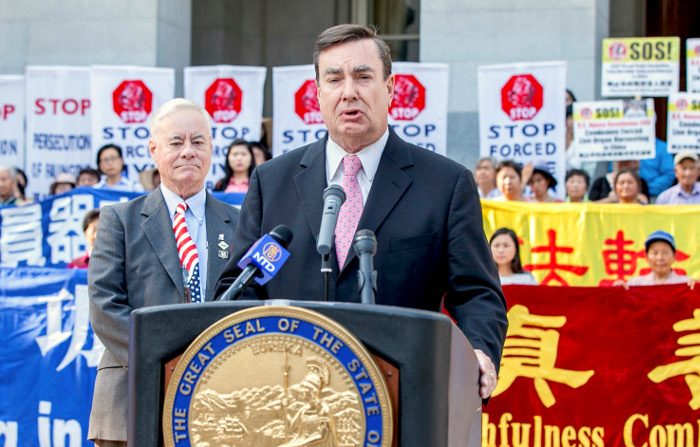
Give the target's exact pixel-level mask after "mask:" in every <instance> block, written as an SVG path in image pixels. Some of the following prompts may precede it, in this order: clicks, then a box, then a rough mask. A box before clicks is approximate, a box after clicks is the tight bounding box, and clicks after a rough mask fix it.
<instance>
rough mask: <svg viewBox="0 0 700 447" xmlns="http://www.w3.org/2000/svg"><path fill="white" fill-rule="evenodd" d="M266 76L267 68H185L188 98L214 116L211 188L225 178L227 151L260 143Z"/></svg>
mask: <svg viewBox="0 0 700 447" xmlns="http://www.w3.org/2000/svg"><path fill="white" fill-rule="evenodd" d="M266 73H267V69H266V68H265V67H237V66H232V65H218V66H211V67H186V68H185V98H187V99H191V100H192V101H194V102H196V103H198V104H200V105H201V106H202V107H204V108H205V109H206V110H207V112H209V115H210V116H211V117H212V144H213V146H214V152H213V154H212V163H211V169H210V171H209V175H208V176H207V183H206V186H207V188H208V189H213V188H214V184H215V183H216V181H217V180H219V179H220V178H222V177H223V176H224V175H225V172H224V165H225V162H226V152H227V149H228V146H229V145H230V144H231V143H232V142H233V141H234V140H237V139H239V138H242V139H244V140H247V141H256V142H257V141H260V133H261V129H262V111H263V95H264V89H265V75H266Z"/></svg>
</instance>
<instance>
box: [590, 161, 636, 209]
mask: <svg viewBox="0 0 700 447" xmlns="http://www.w3.org/2000/svg"><path fill="white" fill-rule="evenodd" d="M625 170H632V171H634V172H635V173H636V174H637V176H639V160H619V161H616V162H614V163H613V171H612V172H608V173H607V174H605V175H603V176H601V177H598V178H597V179H595V181H594V182H593V184H592V185H591V189H590V191H589V192H588V198H589V199H590V200H592V201H594V202H597V201H599V200H601V199H607V198H609V196H613V198H614V194H615V177H616V176H617V173H618V172H620V171H625ZM641 185H642V187H641V191H642V194H644V195H645V196H646V197H649V187H648V185H647V183H646V182H645V181H644V179H641Z"/></svg>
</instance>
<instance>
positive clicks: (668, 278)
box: [613, 230, 695, 289]
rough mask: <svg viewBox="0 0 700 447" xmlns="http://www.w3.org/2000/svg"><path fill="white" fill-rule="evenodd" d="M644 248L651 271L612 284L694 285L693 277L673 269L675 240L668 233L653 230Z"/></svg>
mask: <svg viewBox="0 0 700 447" xmlns="http://www.w3.org/2000/svg"><path fill="white" fill-rule="evenodd" d="M644 249H645V250H646V259H647V263H648V264H649V268H650V269H651V273H648V274H646V275H641V276H634V277H632V278H630V279H629V281H627V282H626V283H625V281H623V280H618V281H615V282H614V283H613V285H623V286H625V288H627V287H628V286H658V285H662V284H688V287H690V288H691V289H692V288H694V287H695V280H694V279H692V278H689V277H687V276H685V275H679V274H678V273H676V272H674V271H673V263H674V262H675V260H676V241H675V240H674V239H673V236H672V235H671V234H670V233H667V232H665V231H662V230H657V231H654V232H653V233H651V234H650V235H649V237H647V240H646V241H645V242H644Z"/></svg>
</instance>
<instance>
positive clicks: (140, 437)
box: [128, 300, 481, 447]
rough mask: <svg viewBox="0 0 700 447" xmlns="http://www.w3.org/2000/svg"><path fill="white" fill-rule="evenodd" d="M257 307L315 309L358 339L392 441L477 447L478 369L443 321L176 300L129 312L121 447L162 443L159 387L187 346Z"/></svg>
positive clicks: (362, 309) (407, 313)
mask: <svg viewBox="0 0 700 447" xmlns="http://www.w3.org/2000/svg"><path fill="white" fill-rule="evenodd" d="M264 305H278V306H279V305H288V306H296V307H301V308H306V309H309V310H313V311H316V312H318V313H320V314H323V315H325V316H326V317H328V318H331V319H332V320H334V321H336V322H337V323H339V324H340V325H342V326H344V327H345V328H346V329H347V330H349V331H350V332H351V333H353V334H354V335H355V337H357V338H358V339H359V340H361V342H362V343H363V344H364V345H365V347H366V348H367V349H368V350H369V351H370V352H371V354H372V355H373V357H374V360H375V362H376V363H377V365H378V366H379V368H380V369H381V370H382V372H383V373H384V377H385V380H386V382H387V386H388V388H389V393H390V399H391V401H392V406H393V410H394V437H393V439H394V445H396V446H401V447H426V446H430V447H453V446H455V447H456V446H460V447H463V446H467V445H468V446H471V447H480V445H481V398H480V397H479V395H478V388H479V384H478V380H479V379H478V377H479V367H478V363H477V360H476V356H475V355H474V351H473V349H472V347H471V345H470V344H469V342H468V341H467V339H466V337H465V336H464V334H463V333H462V332H461V331H460V330H459V328H458V327H457V326H456V325H454V324H453V323H452V321H450V319H449V318H447V317H446V316H445V315H442V314H439V313H435V312H428V311H422V310H414V309H407V308H400V307H391V306H379V305H377V306H367V305H362V304H356V303H337V302H333V303H329V302H317V301H287V300H271V301H232V302H212V303H203V304H197V305H192V304H178V305H169V306H155V307H149V308H143V309H138V310H135V311H134V312H132V314H131V333H130V339H129V421H128V437H129V440H128V443H129V445H131V446H138V447H142V446H143V447H145V446H154V447H155V446H161V445H163V432H162V416H163V399H164V395H165V384H166V381H167V380H168V379H169V374H170V372H171V371H172V368H173V367H174V364H175V363H176V362H177V358H178V357H179V356H180V355H181V354H182V353H183V351H184V350H185V349H186V348H187V347H188V346H189V344H190V343H191V342H192V341H193V340H194V339H195V338H196V337H197V336H199V335H200V333H202V332H203V331H204V330H206V329H207V328H208V327H209V326H211V325H212V324H213V323H215V322H216V321H218V320H220V319H221V318H224V317H226V316H228V315H230V314H232V313H234V312H237V311H240V310H243V309H247V308H250V307H256V306H264Z"/></svg>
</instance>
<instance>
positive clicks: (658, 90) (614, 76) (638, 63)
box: [600, 37, 681, 97]
mask: <svg viewBox="0 0 700 447" xmlns="http://www.w3.org/2000/svg"><path fill="white" fill-rule="evenodd" d="M680 46H681V43H680V39H679V38H678V37H630V38H609V39H603V63H602V64H601V69H602V80H601V83H600V84H601V89H602V95H603V96H605V97H610V96H613V97H625V96H628V97H631V96H668V95H670V94H671V93H675V92H677V91H678V75H679V73H680Z"/></svg>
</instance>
